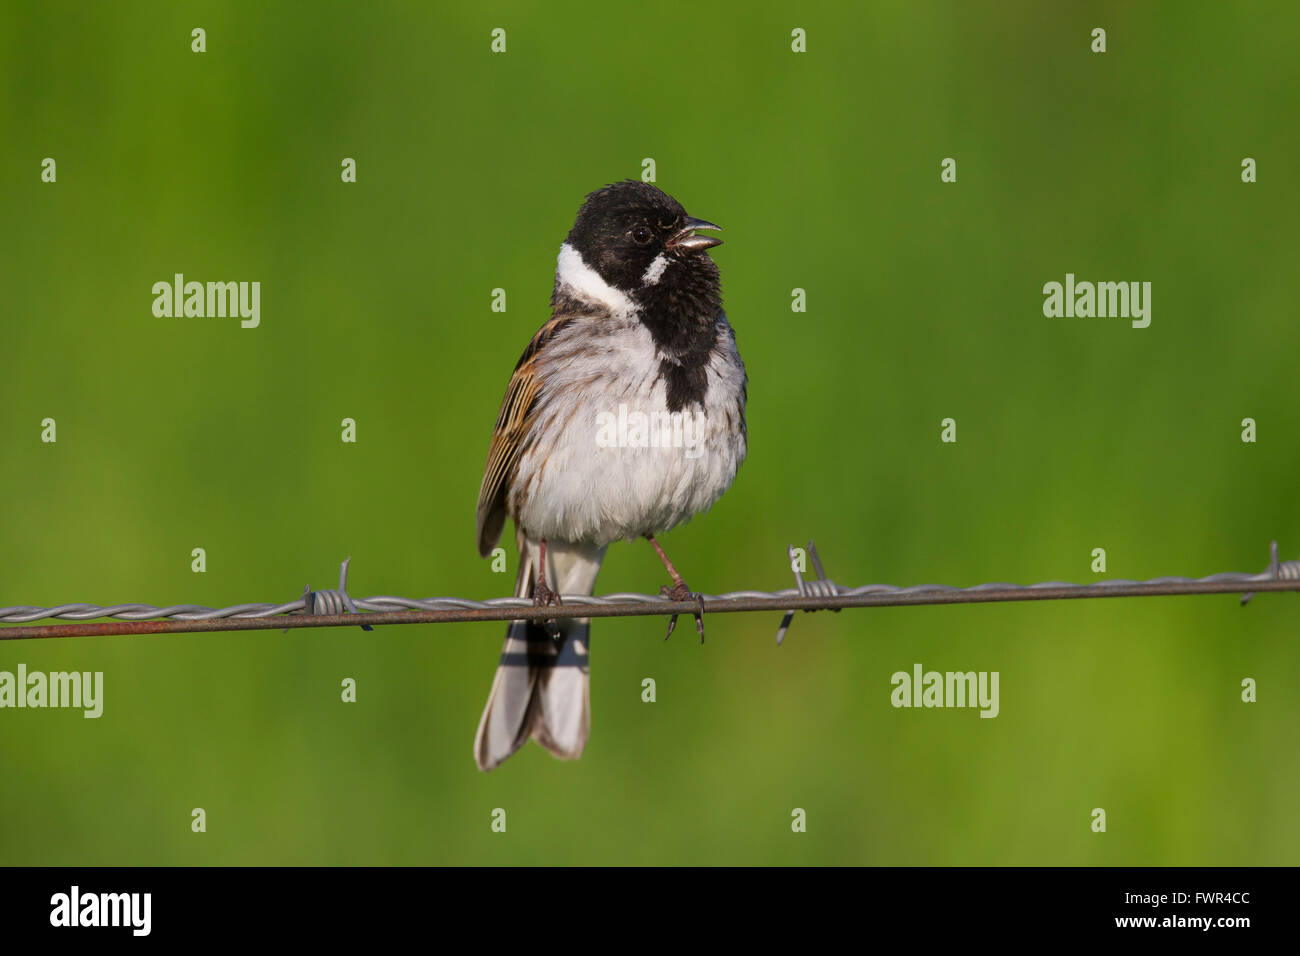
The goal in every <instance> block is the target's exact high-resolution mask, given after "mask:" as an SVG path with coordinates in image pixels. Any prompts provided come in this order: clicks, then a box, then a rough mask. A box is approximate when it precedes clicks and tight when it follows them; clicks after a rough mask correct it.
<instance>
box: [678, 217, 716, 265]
mask: <svg viewBox="0 0 1300 956" xmlns="http://www.w3.org/2000/svg"><path fill="white" fill-rule="evenodd" d="M696 229H716V230H718V231H719V232H721V231H722V227H721V226H715V225H714V224H713V223H711V222H708V221H706V220H704V219H692V218H691V217H690V216H687V217H686V218H685V219H684V220H683V221H682V228H680V229H678V230H677V231H676V232H675V233H673V234H672V236H671V237H669V239H668V242H667V246H668V251H669V252H672V253H674V254H676V255H679V256H683V255H686V254H687V253H691V252H703V251H704V250H705V249H712V248H713V247H714V246H720V245H722V240H721V239H719V238H717V237H716V236H697V235H696V234H695V230H696Z"/></svg>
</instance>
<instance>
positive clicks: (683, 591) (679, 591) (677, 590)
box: [645, 534, 704, 644]
mask: <svg viewBox="0 0 1300 956" xmlns="http://www.w3.org/2000/svg"><path fill="white" fill-rule="evenodd" d="M645 538H646V540H647V541H649V542H650V545H651V547H653V548H654V549H655V553H657V554H658V555H659V560H660V561H662V562H663V563H664V567H665V568H667V569H668V576H669V577H670V578H672V579H673V586H672V587H671V588H670V587H668V585H666V584H665V585H664V586H663V587H661V588H660V589H659V593H660V594H662V595H663V596H664V597H670V598H672V599H673V600H674V601H690V600H694V601H695V602H696V604H698V605H699V608H700V609H699V610H698V611H696V612H695V629H696V630H697V631H699V632H700V643H701V644H703V643H704V598H703V596H701V595H699V594H693V593H692V592H691V589H690V588H689V587H687V586H686V580H685V579H684V578H683V577H682V576H681V574H679V573H678V571H677V569H676V568H675V567H673V563H672V562H671V561H669V560H668V555H666V554H664V549H663V548H661V547H660V546H659V542H658V541H656V540H655V536H654V535H652V534H648V535H646V536H645ZM676 626H677V615H676V614H674V615H673V616H672V618H671V619H670V620H669V621H668V633H667V634H666V635H664V640H665V641H666V640H668V638H670V637H672V636H673V628H675V627H676Z"/></svg>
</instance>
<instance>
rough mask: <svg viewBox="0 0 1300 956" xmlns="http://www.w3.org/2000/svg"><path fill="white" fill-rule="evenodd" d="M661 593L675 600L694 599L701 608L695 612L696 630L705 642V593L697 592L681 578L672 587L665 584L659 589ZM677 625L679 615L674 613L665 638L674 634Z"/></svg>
mask: <svg viewBox="0 0 1300 956" xmlns="http://www.w3.org/2000/svg"><path fill="white" fill-rule="evenodd" d="M659 593H660V594H661V595H663V596H664V597H666V598H670V599H671V600H674V601H694V602H695V603H696V605H697V606H698V608H699V610H697V611H696V612H695V630H697V631H699V632H700V643H701V644H703V643H704V595H702V594H696V593H694V592H693V591H691V589H690V588H688V587H687V586H686V582H685V581H681V580H679V581H678V582H677V583H676V584H674V585H673V586H672V587H669V586H668V585H666V584H665V585H664V586H663V587H661V588H660V589H659ZM676 626H677V615H676V614H674V615H673V616H672V618H670V619H669V621H668V633H667V634H665V635H664V640H665V641H666V640H668V638H670V637H672V636H673V628H675V627H676Z"/></svg>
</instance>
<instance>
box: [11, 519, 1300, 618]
mask: <svg viewBox="0 0 1300 956" xmlns="http://www.w3.org/2000/svg"><path fill="white" fill-rule="evenodd" d="M808 554H809V556H811V558H812V561H813V566H814V568H815V570H816V571H817V578H816V580H812V581H808V580H805V579H804V577H803V575H802V574H801V573H800V570H799V567H798V564H797V562H796V560H795V558H796V555H795V549H794V548H793V546H792V547H791V548H790V549H789V555H790V558H791V568H792V570H794V574H795V581H796V585H797V586H796V587H793V588H786V589H785V590H781V591H730V592H728V593H726V594H717V595H708V594H706V595H703V603H704V611H705V613H707V614H728V613H736V612H744V611H773V612H775V611H785V612H786V613H785V616H784V618H783V619H782V622H781V627H780V630H779V631H778V632H777V643H778V644H779V643H781V641H782V640H783V639H784V637H785V634H786V631H787V629H788V628H789V625H790V621H791V619H792V618H793V617H794V613H795V612H796V611H838V610H842V609H843V608H850V607H906V606H912V605H923V604H926V605H930V604H990V603H997V602H1013V601H1058V600H1070V599H1081V598H1107V597H1155V596H1161V595H1185V594H1242V595H1243V597H1242V601H1241V603H1242V604H1245V603H1246V602H1247V601H1248V600H1249V599H1250V597H1251V595H1252V594H1255V593H1258V592H1263V591H1300V560H1296V561H1285V562H1279V561H1278V556H1277V554H1278V553H1277V542H1276V541H1274V542H1273V544H1272V548H1271V561H1270V562H1269V566H1268V567H1267V568H1266V569H1265V570H1263V571H1261V572H1259V573H1258V574H1245V573H1238V572H1227V573H1222V574H1212V575H1210V576H1208V577H1204V578H1185V577H1160V578H1152V579H1150V580H1148V581H1130V580H1126V579H1119V578H1111V579H1107V580H1104V581H1096V582H1093V583H1091V584H1071V583H1068V582H1064V581H1044V582H1041V583H1039V584H1005V583H1000V582H992V583H988V584H977V585H974V586H972V587H954V586H952V585H947V584H917V585H912V586H909V587H898V586H895V585H892V584H867V585H863V586H862V587H856V588H847V587H841V586H839V585H837V584H835V583H834V582H833V581H831V580H830V579H829V578H827V577H826V574H825V572H824V570H823V569H822V564H821V559H820V558H819V556H818V555H817V550H816V548H815V547H814V546H813V543H812V542H811V541H810V542H808ZM349 560H350V559H349ZM347 568H348V561H344V562H343V567H342V568H341V570H340V575H339V587H338V589H337V590H329V591H312V590H311V589H310V588H307V589H305V590H304V593H303V596H302V597H301V598H298V599H297V600H294V601H289V602H286V603H284V604H235V605H232V606H230V607H224V608H208V607H201V606H199V605H194V604H173V605H169V606H167V607H154V606H152V605H147V604H113V605H107V606H101V605H97V604H60V605H56V606H54V607H27V606H14V607H4V608H0V624H10V625H15V624H16V625H26V624H28V623H29V622H32V621H41V620H46V619H51V618H53V619H60V620H67V621H74V622H90V621H92V620H94V619H99V618H115V619H116V621H112V622H99V623H73V624H50V625H36V626H19V627H0V640H22V639H37V638H53V637H86V636H110V635H129V634H175V633H195V632H206V631H245V630H263V629H271V628H284V629H285V630H286V631H287V630H290V629H293V628H300V627H338V626H356V625H358V624H360V625H361V626H362V627H363V628H365V629H366V630H369V629H370V627H371V626H372V625H381V624H442V623H455V622H463V621H511V620H552V619H554V620H560V619H565V618H575V617H587V618H593V617H643V616H653V615H668V614H691V613H694V612H695V611H697V610H698V609H699V604H698V602H697V601H696V600H688V601H674V600H672V599H671V598H668V597H664V596H662V595H657V594H655V595H652V594H632V593H617V594H605V595H600V596H594V595H582V594H573V595H564V596H563V602H564V603H563V605H561V606H559V607H556V606H554V605H551V606H549V607H534V606H533V604H532V602H531V601H530V600H528V599H527V598H516V597H501V598H491V599H489V600H486V601H474V600H471V599H469V598H457V597H433V598H405V597H393V596H390V595H381V596H378V597H370V598H361V599H357V600H355V601H354V600H353V599H352V598H351V597H350V596H348V594H347V589H346V584H347ZM358 618H360V620H358Z"/></svg>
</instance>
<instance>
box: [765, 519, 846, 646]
mask: <svg viewBox="0 0 1300 956" xmlns="http://www.w3.org/2000/svg"><path fill="white" fill-rule="evenodd" d="M794 552H795V547H794V545H790V546H789V547H788V548H786V554H788V555H789V557H790V570H791V571H793V572H794V583H795V584H796V585H797V586H798V588H799V594H800V595H801V596H802V597H808V596H809V595H817V596H834V595H837V594H839V593H840V589H839V586H838V585H837V584H836V583H835V582H834V581H832V580H831V579H830V578H828V577H827V576H826V569H825V568H823V567H822V559H821V558H820V557H819V556H818V554H817V546H816V545H815V544H813V543H812V541H811V540H809V542H808V556H809V557H810V558H812V561H813V569H814V570H815V571H816V572H817V580H816V581H805V580H804V579H803V572H802V571H800V570H799V560H798V558H797V556H796V555H795V553H794ZM814 610H816V609H815V608H814ZM830 610H832V611H837V612H838V611H839V610H840V608H837V607H833V608H831V609H830ZM793 620H794V611H793V610H789V611H786V612H785V616H784V617H782V618H781V626H780V627H779V628H777V631H776V643H777V645H778V646H780V644H781V642H783V641H784V640H785V632H786V631H788V630H790V622H791V621H793Z"/></svg>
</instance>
